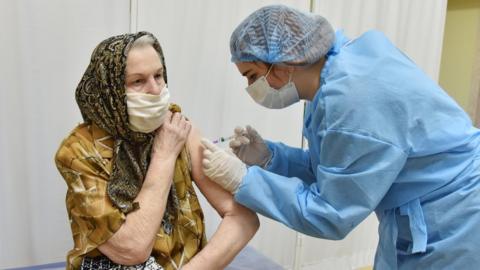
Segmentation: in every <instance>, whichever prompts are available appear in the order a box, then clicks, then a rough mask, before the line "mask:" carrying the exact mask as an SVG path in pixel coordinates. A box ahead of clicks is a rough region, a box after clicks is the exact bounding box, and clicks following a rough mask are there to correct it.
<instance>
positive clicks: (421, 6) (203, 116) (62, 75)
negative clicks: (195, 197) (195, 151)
mask: <svg viewBox="0 0 480 270" xmlns="http://www.w3.org/2000/svg"><path fill="white" fill-rule="evenodd" d="M132 1H133V3H135V4H136V5H133V8H134V9H133V10H132V12H133V14H134V15H135V16H134V20H133V24H132V25H133V26H134V28H135V27H136V29H137V30H147V31H150V32H152V33H154V34H155V35H156V36H157V37H158V39H159V40H160V43H161V44H162V46H163V48H164V51H165V54H166V64H167V69H168V75H169V89H171V92H172V97H173V99H174V100H175V101H177V102H178V103H179V104H180V105H181V106H182V107H183V109H184V112H185V114H186V115H188V116H189V117H190V118H191V119H192V121H193V122H194V123H195V125H197V126H198V127H199V128H200V129H201V130H202V131H203V133H204V135H205V136H206V137H209V138H215V137H216V136H226V135H229V134H230V133H231V132H232V129H233V128H234V127H235V126H236V125H245V124H251V125H253V126H254V127H256V128H257V129H258V130H259V132H260V133H261V134H262V135H264V137H267V138H270V139H273V140H281V141H284V142H286V143H287V144H290V145H293V146H300V142H301V124H302V119H301V118H302V109H303V104H301V103H299V104H296V105H294V106H292V107H289V108H287V109H285V110H280V111H277V110H267V109H263V108H262V107H260V106H258V105H256V104H255V103H254V102H253V101H252V100H251V99H250V97H249V96H248V95H247V94H246V93H245V90H244V88H245V86H246V82H245V80H244V79H243V78H241V77H240V76H239V74H238V71H237V70H236V68H235V66H234V65H233V64H231V63H230V60H229V58H230V55H229V49H228V44H229V37H230V33H231V31H232V30H233V29H234V27H235V26H236V25H237V24H238V23H239V22H240V21H241V20H242V19H243V18H244V17H245V16H246V15H248V14H249V13H251V12H252V11H254V10H255V9H257V8H259V7H260V6H263V5H266V4H270V3H284V4H288V5H292V6H295V7H297V8H299V9H302V10H305V11H306V10H308V9H309V6H310V1H309V0H296V1H295V0H283V1H273V0H262V1H255V0H242V1H222V0H202V1H188V0H176V1H167V0H163V1H157V0H155V1H154V0H138V1H137V0H132ZM360 3H361V4H360ZM314 4H315V5H314V7H315V12H319V13H321V14H322V15H324V16H325V17H327V19H330V20H331V21H332V23H333V25H334V26H336V27H343V28H345V29H346V30H347V33H348V34H350V36H352V37H353V36H355V35H357V34H359V33H360V32H362V31H364V30H366V29H367V28H371V27H376V28H379V29H381V30H385V31H386V32H387V35H389V36H390V37H391V38H392V40H394V41H395V42H396V43H397V45H398V46H399V47H400V48H402V49H405V50H406V52H407V54H409V55H410V56H411V57H412V58H413V59H414V60H415V61H416V62H417V63H418V64H419V65H420V66H422V67H424V68H425V69H426V70H427V72H428V73H429V74H430V75H431V76H432V77H433V78H436V76H437V73H438V63H439V55H440V52H439V50H440V46H441V37H442V35H441V33H442V32H443V30H442V29H443V18H444V8H445V5H446V0H441V1H438V0H424V1H414V0H402V1H400V0H391V1H386V0H383V1H380V0H363V1H346V0H321V1H315V2H314ZM130 15H131V10H130V1H128V0H122V1H119V0H103V1H95V0H88V1H86V0H69V1H65V0H49V1H42V0H17V1H14V0H11V1H10V0H0V24H1V26H2V32H1V35H0V42H1V43H0V44H2V45H1V48H2V49H1V50H0V59H1V64H0V82H2V84H1V89H0V129H1V131H2V132H0V269H3V268H7V267H15V266H24V265H31V264H42V263H49V262H57V261H62V260H64V259H65V253H66V251H67V250H68V249H70V248H71V246H72V243H71V235H70V228H69V225H68V222H67V214H66V211H65V204H64V203H65V202H64V198H65V191H66V185H65V184H64V182H63V179H62V178H61V177H60V175H59V173H58V172H57V170H56V168H55V165H54V163H53V156H54V153H55V151H56V149H57V147H58V145H59V144H60V142H61V140H62V138H64V137H65V136H66V135H67V134H68V132H69V131H70V130H71V129H72V128H73V127H74V126H75V125H76V124H77V123H78V122H80V121H81V116H80V113H79V110H78V108H77V105H76V103H75V100H74V91H75V88H76V86H77V83H78V81H79V80H80V78H81V76H82V74H83V72H84V70H85V68H86V67H87V65H88V62H89V59H90V54H91V52H92V50H93V48H94V47H95V46H96V45H97V44H98V43H99V42H100V41H101V40H103V39H104V38H106V37H108V36H112V35H116V34H121V33H125V32H128V31H129V29H130V22H131V21H130V19H131V16H130ZM133 30H135V29H133ZM429 35H430V36H429ZM432 35H433V37H432ZM428 37H430V38H428ZM202 204H203V205H204V206H205V212H206V219H207V230H208V234H209V235H211V234H212V233H213V230H214V228H215V226H216V224H218V221H219V219H218V217H217V215H216V213H214V212H213V210H212V209H211V208H210V207H208V205H207V204H206V203H205V201H204V200H202ZM261 222H262V225H261V229H260V231H259V233H258V234H257V235H256V237H255V238H254V240H253V241H252V245H253V246H254V247H256V248H257V250H259V251H261V252H262V253H263V254H265V255H267V256H268V257H270V258H271V259H273V260H275V261H276V262H278V263H280V264H282V265H283V266H285V267H287V268H293V263H294V254H295V251H298V252H299V255H300V257H299V258H300V261H299V262H301V263H300V266H301V268H302V269H319V268H323V269H333V268H334V269H352V268H355V267H358V266H361V265H366V264H371V263H372V261H373V249H374V248H375V245H376V220H375V219H374V218H373V217H371V218H369V219H368V220H367V221H366V222H365V223H363V224H362V225H360V227H359V228H357V229H356V231H355V232H354V233H353V234H351V235H350V236H349V237H347V239H345V240H343V241H339V242H332V241H324V240H314V239H311V238H308V237H304V236H301V237H300V238H299V239H300V240H301V241H299V242H298V243H302V244H303V245H302V246H301V247H300V249H297V250H296V249H295V245H296V233H295V232H293V231H292V230H290V229H287V228H286V227H285V226H283V225H280V224H277V223H275V222H273V221H270V220H268V219H266V218H262V220H261Z"/></svg>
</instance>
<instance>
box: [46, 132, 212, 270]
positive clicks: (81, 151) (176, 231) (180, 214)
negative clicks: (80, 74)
mask: <svg viewBox="0 0 480 270" xmlns="http://www.w3.org/2000/svg"><path fill="white" fill-rule="evenodd" d="M113 144H114V141H113V139H112V138H111V137H110V136H109V135H108V134H107V133H106V132H105V131H104V130H102V129H100V128H99V127H97V126H95V125H94V124H92V125H89V124H80V125H79V126H77V127H76V128H75V129H74V130H73V131H72V132H71V134H70V135H69V136H68V137H67V138H66V139H65V140H64V141H63V142H62V144H61V145H60V147H59V149H58V151H57V154H56V156H55V163H56V165H57V168H58V170H59V171H60V173H61V175H62V176H63V178H64V179H65V182H66V184H67V186H68V189H67V194H66V207H67V212H68V216H69V220H70V226H71V230H72V236H73V242H74V247H73V249H72V250H70V251H69V252H68V255H67V267H66V269H78V268H79V267H80V264H81V261H82V259H83V257H84V256H86V255H87V256H97V255H100V252H99V251H98V250H97V247H98V246H99V245H101V244H103V243H104V242H105V241H107V240H108V239H109V238H110V237H111V236H112V235H113V234H114V233H115V232H116V231H117V230H118V229H119V228H120V226H121V225H122V224H123V222H124V221H125V214H124V213H122V212H121V211H120V210H118V209H117V208H116V207H114V206H113V205H112V202H111V201H110V199H109V197H108V196H107V193H106V190H107V183H108V181H109V179H110V174H111V172H112V156H113V151H112V147H113ZM172 191H173V192H174V193H175V194H174V195H176V196H170V197H169V202H168V204H167V205H168V206H167V208H170V209H166V211H165V213H166V215H167V216H166V217H164V219H163V221H162V226H161V227H160V228H159V231H158V234H157V239H156V241H155V244H154V246H153V250H152V256H154V257H155V259H156V260H157V262H158V263H159V264H160V265H162V266H163V267H164V268H165V269H167V270H171V269H176V268H177V267H179V266H180V265H183V264H185V263H187V262H188V261H189V260H190V259H191V258H192V257H193V256H194V255H195V254H196V253H198V252H199V251H200V250H201V249H202V248H203V247H204V246H205V244H206V237H205V227H204V222H203V213H202V210H201V208H200V204H199V201H198V198H197V196H196V194H195V191H194V189H193V186H192V179H191V162H190V158H189V153H188V150H186V148H184V149H183V150H182V152H181V153H180V155H179V156H178V158H177V162H176V164H175V173H174V179H173V185H172ZM172 200H173V201H172ZM140 207H141V206H140Z"/></svg>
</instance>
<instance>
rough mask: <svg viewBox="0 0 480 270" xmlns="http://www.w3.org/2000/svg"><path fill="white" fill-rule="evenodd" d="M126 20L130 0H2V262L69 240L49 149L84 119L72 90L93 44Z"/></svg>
mask: <svg viewBox="0 0 480 270" xmlns="http://www.w3.org/2000/svg"><path fill="white" fill-rule="evenodd" d="M128 23H129V2H128V1H117V0H108V1H83V0H76V1H64V0H49V1H42V0H38V1H26V0H17V1H13V0H12V1H7V0H1V1H0V24H1V28H2V30H1V35H0V43H1V50H0V59H1V64H0V82H1V86H0V87H1V90H0V129H1V132H0V269H5V268H8V267H13V266H24V265H31V264H42V263H49V262H58V261H64V260H65V255H66V251H67V250H69V249H70V248H71V247H72V237H71V234H70V227H69V224H68V218H67V213H66V211H65V191H66V185H65V183H64V181H63V180H62V178H61V177H60V175H59V173H58V172H57V170H56V168H55V165H54V162H53V157H54V154H55V151H56V149H57V148H58V146H59V144H60V142H61V140H62V139H63V138H64V137H65V136H66V135H68V132H69V131H70V130H71V129H73V127H74V126H75V125H76V124H78V123H80V121H81V116H80V113H79V110H78V108H77V105H76V103H75V99H74V93H75V88H76V86H77V84H78V82H79V81H80V78H81V76H82V75H83V72H84V71H85V69H86V67H87V65H88V62H89V60H90V55H91V53H92V51H93V48H94V47H95V46H96V45H97V44H98V43H99V42H100V41H101V40H102V39H104V38H105V37H107V36H111V35H115V34H120V33H125V32H128Z"/></svg>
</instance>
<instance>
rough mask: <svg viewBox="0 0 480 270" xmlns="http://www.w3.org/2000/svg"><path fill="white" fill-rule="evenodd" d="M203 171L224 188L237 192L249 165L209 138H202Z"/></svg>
mask: <svg viewBox="0 0 480 270" xmlns="http://www.w3.org/2000/svg"><path fill="white" fill-rule="evenodd" d="M201 143H202V144H203V146H204V147H205V150H204V151H203V160H202V165H203V171H204V173H205V175H206V176H208V177H209V178H210V179H212V180H213V181H214V182H216V183H217V184H219V185H220V186H221V187H223V188H224V189H226V190H228V191H230V192H231V193H233V194H235V193H236V192H237V190H238V187H239V186H240V183H241V182H242V179H243V177H244V176H245V174H247V166H246V165H245V164H244V163H243V162H242V161H241V160H240V159H238V158H237V157H236V156H235V155H234V154H233V153H231V152H227V151H225V150H224V149H222V148H220V147H218V146H216V145H215V144H213V143H212V142H211V141H209V140H208V139H205V138H202V140H201Z"/></svg>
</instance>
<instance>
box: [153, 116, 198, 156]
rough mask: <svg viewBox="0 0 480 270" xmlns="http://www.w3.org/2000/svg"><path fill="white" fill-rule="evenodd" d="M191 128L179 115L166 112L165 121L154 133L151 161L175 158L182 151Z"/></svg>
mask: <svg viewBox="0 0 480 270" xmlns="http://www.w3.org/2000/svg"><path fill="white" fill-rule="evenodd" d="M191 128H192V125H191V123H190V122H189V121H188V120H187V119H185V117H184V116H183V115H182V114H181V113H172V112H170V111H169V112H168V113H167V115H166V116H165V121H164V123H163V125H162V126H161V127H159V128H158V129H157V131H156V132H155V139H154V141H153V147H152V159H153V158H160V159H167V158H172V157H173V158H176V157H177V156H178V154H179V153H180V151H181V150H182V148H183V146H184V145H185V142H186V140H187V138H188V134H189V133H190V130H191Z"/></svg>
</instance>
